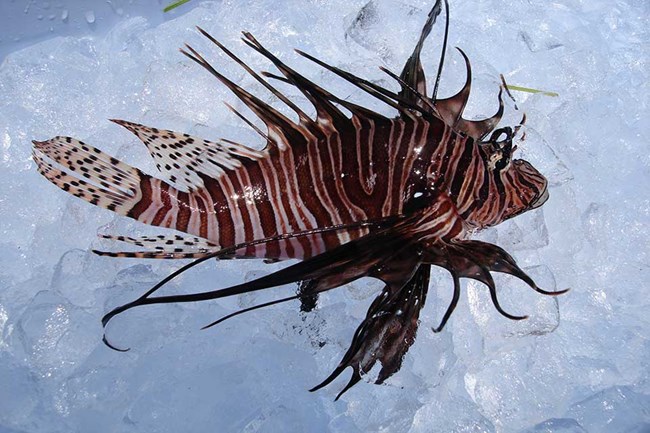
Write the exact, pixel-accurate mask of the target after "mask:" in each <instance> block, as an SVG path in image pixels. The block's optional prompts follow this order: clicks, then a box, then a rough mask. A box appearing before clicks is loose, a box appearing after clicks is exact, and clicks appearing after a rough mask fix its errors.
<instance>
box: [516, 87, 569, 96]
mask: <svg viewBox="0 0 650 433" xmlns="http://www.w3.org/2000/svg"><path fill="white" fill-rule="evenodd" d="M506 87H507V88H508V90H517V91H519V92H527V93H541V94H543V95H546V96H553V97H556V96H560V95H559V94H557V93H555V92H547V91H546V90H538V89H531V88H530V87H521V86H513V85H510V84H508V85H507V86H506Z"/></svg>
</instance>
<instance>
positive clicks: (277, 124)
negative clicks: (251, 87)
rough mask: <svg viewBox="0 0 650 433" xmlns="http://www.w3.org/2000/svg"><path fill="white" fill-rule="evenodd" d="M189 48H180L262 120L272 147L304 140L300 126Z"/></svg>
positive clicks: (279, 147)
mask: <svg viewBox="0 0 650 433" xmlns="http://www.w3.org/2000/svg"><path fill="white" fill-rule="evenodd" d="M185 47H186V48H187V49H188V50H189V52H188V51H186V50H184V49H181V53H183V54H184V55H185V56H187V57H188V58H190V59H191V60H193V61H195V62H196V63H198V64H199V65H201V66H203V67H204V68H205V69H206V70H207V71H208V72H210V73H211V74H212V75H214V76H215V77H216V78H217V79H219V81H221V82H222V83H223V84H224V85H226V87H228V88H229V89H230V90H231V91H232V92H233V93H234V94H235V95H236V96H237V97H238V98H239V99H240V100H241V101H242V102H243V103H244V104H246V106H248V108H250V109H251V110H252V111H253V112H254V113H255V114H256V115H257V116H258V117H259V118H260V120H262V122H264V124H265V125H266V127H267V128H268V130H269V133H268V134H267V135H268V136H269V137H270V138H271V141H270V142H269V144H270V145H271V148H272V149H280V150H281V149H283V148H284V147H285V146H287V145H288V144H289V143H296V142H297V143H300V142H302V141H304V137H303V135H302V132H303V131H301V130H300V129H301V128H300V126H299V125H297V124H295V123H294V122H293V121H291V120H290V119H288V118H287V117H286V116H285V115H284V114H282V113H280V112H279V111H277V110H276V109H275V108H273V107H271V106H270V105H268V104H267V103H265V102H263V101H262V100H261V99H259V98H258V97H256V96H254V95H252V94H250V93H249V92H247V91H246V90H244V89H242V88H241V87H240V86H238V85H237V84H235V83H234V82H232V81H231V80H229V79H228V78H226V77H225V76H224V75H223V74H221V73H220V72H218V71H217V70H216V69H214V68H213V67H212V65H211V64H210V63H209V62H208V61H207V60H205V59H204V58H203V56H201V55H200V54H199V53H198V52H197V51H196V50H195V49H194V48H192V47H191V46H189V45H185Z"/></svg>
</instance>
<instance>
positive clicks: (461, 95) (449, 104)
mask: <svg viewBox="0 0 650 433" xmlns="http://www.w3.org/2000/svg"><path fill="white" fill-rule="evenodd" d="M456 49H457V50H458V51H459V52H460V54H461V55H462V56H463V59H465V68H466V71H467V72H466V74H467V76H466V79H465V84H464V85H463V88H462V89H460V91H459V92H458V93H456V94H455V95H454V96H452V97H450V98H446V99H438V100H437V101H435V102H434V104H435V106H436V108H437V109H438V112H439V113H440V115H441V116H442V120H444V121H445V123H447V125H449V126H451V127H452V128H455V127H456V124H457V123H458V122H459V121H460V120H461V116H462V115H463V110H464V109H465V106H466V105H467V100H468V99H469V92H470V90H471V87H472V67H471V65H470V63H469V58H467V55H466V54H465V53H464V52H463V50H461V49H460V48H458V47H456Z"/></svg>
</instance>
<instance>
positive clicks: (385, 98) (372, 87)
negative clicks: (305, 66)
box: [296, 50, 423, 114]
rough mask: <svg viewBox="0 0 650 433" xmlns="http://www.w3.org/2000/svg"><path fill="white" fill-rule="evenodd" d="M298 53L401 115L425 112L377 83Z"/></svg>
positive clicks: (301, 52) (308, 55) (298, 51)
mask: <svg viewBox="0 0 650 433" xmlns="http://www.w3.org/2000/svg"><path fill="white" fill-rule="evenodd" d="M296 52H297V53H298V54H300V55H301V56H303V57H305V58H307V59H309V60H311V61H312V62H314V63H316V64H317V65H319V66H322V67H323V68H325V69H327V70H328V71H331V72H333V73H335V74H336V75H338V76H339V77H341V78H343V79H344V80H346V81H348V82H350V83H352V84H354V85H355V86H356V87H358V88H360V89H361V90H363V91H364V92H366V93H368V94H369V95H371V96H374V97H375V98H377V99H379V100H380V101H382V102H384V103H385V104H387V105H390V106H391V107H393V108H395V109H396V110H398V111H399V112H401V113H405V114H406V113H408V112H407V111H406V108H409V109H412V110H417V111H421V112H422V111H423V110H422V109H421V108H420V107H418V106H417V105H416V104H411V103H410V102H409V101H408V100H406V99H404V98H402V97H401V96H400V95H398V94H396V93H394V92H391V91H390V90H387V89H384V88H383V87H381V86H378V85H376V84H375V83H372V82H370V81H368V80H364V79H363V78H360V77H357V76H356V75H354V74H351V73H350V72H347V71H344V70H342V69H340V68H337V67H335V66H332V65H329V64H327V63H325V62H323V61H322V60H320V59H318V58H316V57H314V56H312V55H310V54H307V53H305V52H304V51H300V50H296ZM398 102H399V103H398Z"/></svg>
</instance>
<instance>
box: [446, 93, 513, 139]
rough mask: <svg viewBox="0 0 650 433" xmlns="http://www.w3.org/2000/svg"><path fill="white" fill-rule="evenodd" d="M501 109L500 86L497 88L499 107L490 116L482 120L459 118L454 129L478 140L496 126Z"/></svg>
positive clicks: (500, 115)
mask: <svg viewBox="0 0 650 433" xmlns="http://www.w3.org/2000/svg"><path fill="white" fill-rule="evenodd" d="M503 111H504V105H503V88H501V89H500V90H499V108H498V110H497V112H496V113H495V114H494V115H493V116H492V117H488V118H487V119H483V120H466V119H462V118H461V119H460V120H459V121H458V123H457V124H456V129H457V130H458V131H460V132H462V133H463V134H465V135H468V136H470V137H472V138H473V139H474V140H476V141H479V140H481V139H482V138H483V137H485V136H486V135H487V134H489V133H490V132H492V130H494V128H496V126H497V124H498V123H499V121H500V120H501V117H503Z"/></svg>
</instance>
